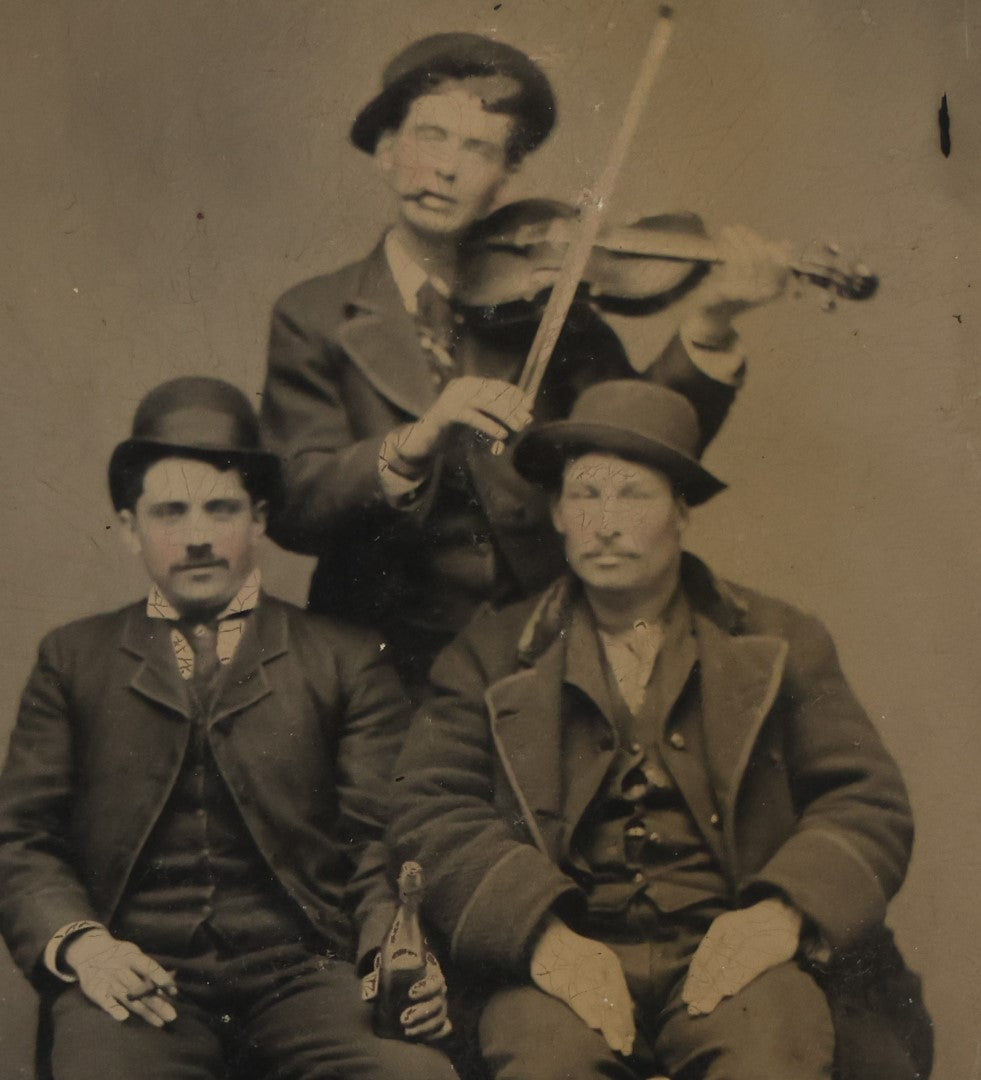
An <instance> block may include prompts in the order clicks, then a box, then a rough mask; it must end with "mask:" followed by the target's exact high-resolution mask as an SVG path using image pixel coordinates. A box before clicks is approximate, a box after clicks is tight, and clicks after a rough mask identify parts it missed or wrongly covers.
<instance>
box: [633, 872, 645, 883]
mask: <svg viewBox="0 0 981 1080" xmlns="http://www.w3.org/2000/svg"><path fill="white" fill-rule="evenodd" d="M643 880H644V875H643V874H642V873H641V872H640V871H639V870H638V871H637V873H636V874H634V881H635V882H636V883H637V884H638V885H640V884H641V883H642V882H643Z"/></svg>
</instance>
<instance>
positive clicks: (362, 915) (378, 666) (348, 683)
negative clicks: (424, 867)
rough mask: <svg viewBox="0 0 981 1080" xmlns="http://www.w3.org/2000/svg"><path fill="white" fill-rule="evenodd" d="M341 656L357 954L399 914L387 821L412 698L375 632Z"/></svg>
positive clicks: (341, 762) (344, 789)
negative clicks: (391, 873) (349, 653)
mask: <svg viewBox="0 0 981 1080" xmlns="http://www.w3.org/2000/svg"><path fill="white" fill-rule="evenodd" d="M365 637H366V639H367V641H366V643H363V644H362V647H361V648H359V649H358V650H357V651H356V652H355V653H354V654H353V655H352V656H350V657H347V658H346V659H343V660H342V661H341V676H342V685H343V687H344V694H345V710H346V714H345V720H344V728H343V732H342V734H341V737H340V740H339V743H338V749H337V776H338V809H339V815H338V822H337V835H338V836H339V837H341V838H343V839H344V840H345V841H346V842H348V843H349V844H350V845H351V849H352V853H353V856H354V859H355V870H354V873H353V874H352V876H351V878H350V879H349V881H348V883H347V887H346V890H345V902H346V906H347V907H348V909H349V910H350V912H351V914H352V917H353V919H354V922H355V926H356V929H357V933H358V951H357V958H358V962H359V964H361V965H362V966H363V964H364V961H365V959H366V958H370V956H371V954H372V953H373V951H374V950H375V949H376V948H377V947H378V946H379V945H380V944H381V942H382V939H383V938H384V936H385V934H386V933H387V931H388V928H389V926H391V923H392V918H393V917H394V915H395V905H396V901H395V894H394V892H393V890H392V888H391V887H390V884H389V875H388V870H389V866H388V849H387V847H386V846H385V842H384V829H385V822H386V819H387V816H388V811H389V808H390V805H391V778H392V768H393V765H394V763H395V758H396V756H397V754H398V751H399V748H400V746H401V743H402V739H403V736H404V735H405V730H406V726H407V722H408V718H409V713H410V706H409V700H408V697H407V696H406V693H405V691H404V690H403V688H402V684H401V682H400V680H399V678H398V675H396V673H395V671H394V669H393V668H392V667H391V666H390V665H389V664H388V662H387V660H386V658H385V650H386V648H387V646H385V645H384V644H383V643H382V642H380V641H377V640H375V639H374V638H373V637H372V636H371V635H366V636H365Z"/></svg>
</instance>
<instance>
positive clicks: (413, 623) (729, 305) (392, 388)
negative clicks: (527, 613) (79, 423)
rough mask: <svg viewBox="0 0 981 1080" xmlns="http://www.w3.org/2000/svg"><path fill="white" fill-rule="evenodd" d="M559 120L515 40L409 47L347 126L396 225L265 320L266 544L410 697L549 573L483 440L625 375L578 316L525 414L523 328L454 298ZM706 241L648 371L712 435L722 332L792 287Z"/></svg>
mask: <svg viewBox="0 0 981 1080" xmlns="http://www.w3.org/2000/svg"><path fill="white" fill-rule="evenodd" d="M555 108H556V107H555V99H554V95H553V92H552V88H551V86H550V84H549V81H548V79H547V77H546V76H545V74H544V73H543V72H542V71H541V69H540V68H539V67H538V66H537V65H536V64H535V63H533V62H532V61H531V60H530V59H529V58H528V57H527V56H526V55H525V54H524V53H523V52H521V51H520V50H518V49H515V48H513V47H512V46H510V45H506V44H504V43H502V42H499V41H495V40H492V39H490V38H485V37H481V36H479V35H476V34H464V33H451V34H436V35H433V36H431V37H427V38H424V39H422V40H420V41H417V42H414V43H413V44H411V45H409V46H408V47H407V48H406V49H404V50H403V51H402V52H401V53H399V54H398V55H397V56H396V57H395V58H394V59H393V60H392V61H391V63H390V64H389V65H388V66H387V67H386V69H385V72H384V75H383V80H382V89H381V91H380V93H379V94H378V95H377V96H376V97H375V98H374V99H373V100H372V101H371V102H369V104H368V105H366V106H365V108H364V109H363V110H362V111H361V113H360V114H359V115H358V117H357V119H356V120H355V122H354V125H353V127H352V129H351V140H352V142H353V143H354V145H355V146H356V147H357V148H358V149H359V150H361V151H363V152H364V153H365V154H369V155H371V156H372V158H373V160H374V164H375V165H376V167H377V170H378V172H379V173H380V176H381V178H382V180H383V182H384V183H385V185H386V186H387V187H388V188H389V189H390V191H391V193H392V196H393V199H394V204H395V223H394V225H393V226H392V227H391V228H390V229H389V230H388V231H387V232H386V233H385V235H384V237H383V239H382V240H381V242H380V243H379V244H378V245H377V246H376V247H375V249H374V251H373V252H371V254H369V255H368V256H367V257H366V258H364V259H360V260H358V261H357V262H353V263H351V264H350V265H348V266H345V267H343V268H342V269H340V270H337V271H335V272H334V273H330V274H326V275H322V276H320V277H315V278H313V279H311V280H309V281H305V282H303V283H301V284H299V285H297V286H296V287H294V288H292V289H290V290H289V291H288V292H287V293H286V294H285V295H284V296H282V297H281V298H280V299H279V301H278V302H277V304H276V307H275V310H274V312H273V317H272V328H271V333H270V342H269V366H268V373H267V379H266V387H265V392H264V395H263V404H262V419H263V423H264V427H265V433H266V438H267V441H268V444H269V446H270V447H271V448H272V449H274V450H275V451H276V452H277V453H279V454H280V456H281V457H282V458H283V459H284V462H285V466H286V497H285V501H284V504H283V507H282V512H281V513H280V514H277V515H275V516H274V517H273V519H272V520H271V522H270V532H271V535H272V536H273V538H274V539H275V540H277V542H279V543H281V544H283V546H285V547H287V548H289V549H290V550H294V551H300V552H303V553H306V554H310V555H315V556H317V557H318V559H319V564H318V568H317V570H316V572H315V574H314V578H313V581H312V584H311V591H310V607H311V608H312V609H313V610H317V611H325V612H329V613H332V614H335V615H341V616H343V617H344V618H347V619H354V620H356V621H359V622H365V623H367V624H369V625H375V626H378V627H379V628H380V629H381V630H382V632H383V633H384V634H385V635H386V637H387V638H388V639H389V640H390V641H391V644H392V647H393V654H394V657H395V662H396V663H397V664H398V665H399V666H400V668H401V670H402V673H403V676H404V677H405V678H406V680H407V682H408V683H409V684H410V686H411V687H413V688H415V687H417V686H419V685H421V684H422V683H423V682H424V680H425V676H426V674H427V672H428V668H429V664H430V662H431V660H432V657H433V656H434V655H435V653H436V652H437V651H438V649H439V648H441V647H442V646H443V645H445V644H447V643H448V642H449V640H450V639H451V638H452V636H453V634H454V633H455V632H456V631H457V630H459V629H460V628H461V627H462V626H463V625H464V624H465V623H466V621H467V620H468V619H469V618H470V616H471V615H472V614H473V612H474V610H475V609H476V608H477V607H478V606H479V604H480V603H482V602H483V601H485V600H494V601H497V602H502V601H505V600H509V599H514V598H516V597H519V596H523V595H527V594H528V593H529V592H530V591H534V590H535V589H537V588H540V587H541V586H543V585H544V584H546V583H547V582H548V581H550V580H552V579H553V578H554V576H555V574H556V573H558V572H559V571H560V570H561V566H562V553H561V549H560V548H559V547H558V546H557V545H556V544H555V542H554V537H553V536H552V535H551V531H550V530H549V528H548V514H547V508H546V507H545V506H544V503H543V501H542V500H541V498H540V497H539V496H538V495H537V493H536V491H535V489H534V487H532V486H531V485H529V484H527V483H525V481H524V480H523V479H522V478H521V477H519V476H518V475H517V474H516V473H515V472H514V470H513V468H511V465H510V461H509V459H508V458H507V457H506V456H503V457H496V456H494V455H493V454H492V453H491V447H492V445H493V440H506V439H507V438H508V436H509V435H510V434H512V433H513V432H515V431H519V430H521V429H522V428H524V427H525V426H526V425H527V424H528V423H530V421H531V419H532V412H533V413H534V418H535V419H536V420H539V421H543V420H549V419H555V418H558V417H561V416H565V415H567V414H568V411H569V409H570V408H571V406H572V403H573V401H574V400H575V398H576V397H577V396H578V394H579V393H580V392H581V391H582V390H583V389H584V388H585V387H587V386H590V385H592V384H593V383H596V382H599V381H601V380H604V379H610V378H627V377H629V376H633V375H635V374H636V372H635V371H634V368H633V367H632V366H631V363H630V362H629V360H628V359H627V355H626V353H625V351H624V348H623V345H622V344H621V342H620V340H619V339H618V338H617V336H616V334H615V333H614V332H613V330H612V329H611V328H610V327H609V326H608V325H607V324H606V323H605V322H603V321H602V320H601V319H600V318H599V317H598V316H597V315H596V314H595V313H594V312H593V311H592V309H591V308H590V307H589V306H588V305H587V304H578V305H576V307H575V310H574V312H573V314H572V316H571V317H570V319H569V321H568V323H567V325H566V329H565V331H564V332H563V334H562V335H561V337H560V339H559V342H558V345H557V348H556V353H555V355H554V357H553V359H552V362H551V364H550V366H549V369H548V372H547V374H546V377H545V381H544V384H543V386H542V389H541V392H540V393H539V395H538V397H537V399H536V401H535V402H534V403H533V405H532V404H530V403H529V402H527V401H526V400H525V399H524V397H523V394H522V392H521V391H519V389H518V388H517V387H516V386H515V385H514V383H516V382H517V380H518V376H519V373H520V371H521V368H522V364H523V362H524V360H525V357H526V355H527V352H528V349H529V346H530V345H531V341H532V337H533V335H534V332H535V329H536V325H535V321H534V320H532V321H526V322H524V323H520V324H518V325H517V326H511V325H509V328H508V329H507V330H502V329H501V327H500V326H499V325H496V323H495V320H493V319H491V320H489V321H488V320H485V319H483V318H482V317H481V316H480V315H478V314H475V313H473V312H469V311H468V310H467V309H465V308H463V307H462V306H460V305H459V304H457V303H455V302H454V297H455V295H456V294H457V293H458V291H459V290H458V284H459V282H460V279H461V277H462V276H463V275H465V271H466V259H465V248H466V241H467V240H468V238H469V237H471V236H472V235H473V230H474V227H475V226H477V225H478V223H480V222H482V221H483V222H486V217H485V216H486V215H487V214H488V211H490V210H491V209H492V207H493V205H494V203H495V201H496V200H497V198H498V196H499V194H500V193H501V191H502V190H503V188H504V186H505V184H506V182H507V180H508V178H509V177H510V176H511V175H512V174H513V173H514V172H515V171H516V170H517V168H518V167H519V165H520V163H521V161H522V159H523V158H524V156H525V155H526V154H528V153H531V152H532V151H534V150H535V149H536V148H537V147H538V146H539V145H540V144H541V143H542V142H543V141H544V140H545V139H546V138H547V136H548V135H549V133H550V131H551V129H552V127H553V124H554V122H555ZM720 242H721V243H722V245H723V247H724V248H725V256H724V258H725V263H724V265H723V266H720V267H718V268H716V269H714V270H713V271H712V272H711V273H710V274H709V275H708V279H707V280H706V281H705V283H704V284H702V285H701V286H700V288H701V292H700V293H699V300H698V302H697V303H698V306H696V307H695V308H693V310H692V311H691V313H690V314H689V315H688V317H687V318H686V320H685V322H684V324H683V325H682V328H681V335H680V337H675V338H674V340H673V341H672V342H671V343H670V344H669V345H668V347H667V349H666V350H665V351H664V353H663V354H662V355H661V356H659V357H658V358H657V359H656V360H655V361H654V363H653V364H652V365H651V366H650V368H649V370H648V371H647V373H646V377H647V378H649V379H651V380H653V381H656V382H661V383H666V384H670V385H672V386H674V387H675V388H677V389H679V390H681V391H682V392H684V393H686V394H688V395H689V396H690V397H691V399H692V400H693V401H694V402H695V403H696V405H697V408H698V409H699V413H700V416H701V420H702V428H703V434H704V438H705V439H706V440H708V439H709V438H711V436H712V435H713V434H714V432H715V431H716V429H717V428H718V427H719V425H720V424H721V422H722V419H723V417H724V416H725V414H726V411H727V409H728V408H729V405H730V404H731V402H732V399H733V396H734V394H735V392H736V387H737V386H738V384H739V381H740V377H741V371H742V356H741V354H740V350H739V349H738V348H737V344H736V333H735V331H734V329H733V327H732V322H731V320H732V317H733V316H734V315H736V314H738V313H739V312H741V311H744V310H746V309H747V308H749V307H752V306H754V305H757V304H760V303H764V302H765V301H767V300H769V299H771V298H773V297H774V296H775V295H777V294H778V293H779V292H780V291H781V289H782V287H783V281H784V278H785V273H786V272H785V270H783V269H782V267H781V265H780V258H779V253H778V252H776V251H775V249H773V248H772V247H771V246H770V245H768V244H765V243H763V242H762V241H761V240H760V239H759V238H757V237H755V236H753V235H752V234H751V233H749V232H748V230H745V229H736V230H731V231H729V232H727V233H726V234H725V235H723V236H722V237H720ZM693 303H694V301H693Z"/></svg>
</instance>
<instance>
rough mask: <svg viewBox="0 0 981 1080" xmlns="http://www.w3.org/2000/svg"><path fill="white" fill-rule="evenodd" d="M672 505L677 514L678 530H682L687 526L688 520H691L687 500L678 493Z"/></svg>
mask: <svg viewBox="0 0 981 1080" xmlns="http://www.w3.org/2000/svg"><path fill="white" fill-rule="evenodd" d="M674 505H675V511H676V512H677V514H678V532H684V531H685V529H687V528H688V522H689V521H690V520H691V507H690V506H689V505H688V500H687V499H686V498H685V497H684V495H679V496H678V497H677V498H676V499H675V501H674Z"/></svg>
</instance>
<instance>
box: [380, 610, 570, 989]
mask: <svg viewBox="0 0 981 1080" xmlns="http://www.w3.org/2000/svg"><path fill="white" fill-rule="evenodd" d="M479 618H480V616H478V619H479ZM431 679H432V681H433V685H434V687H435V696H434V698H433V700H432V702H431V703H430V704H427V705H424V706H423V707H422V708H421V709H420V710H419V711H418V712H417V713H416V715H415V717H414V718H413V721H412V725H411V727H410V729H409V735H408V737H407V739H406V742H405V746H404V747H403V750H402V754H401V755H400V757H399V761H398V764H397V765H396V776H397V778H398V780H399V782H398V783H397V784H396V785H395V787H396V794H395V802H394V810H393V815H392V819H391V824H390V833H389V838H390V842H391V845H392V847H393V850H394V851H395V852H396V854H397V855H398V857H399V858H400V859H415V860H416V861H417V862H419V863H420V864H421V866H422V868H423V872H424V874H425V877H426V883H427V884H426V901H425V911H426V916H427V919H428V920H429V921H430V922H431V923H432V924H433V925H434V927H435V928H436V929H437V930H438V932H439V933H440V934H441V935H442V936H443V937H444V939H445V940H447V941H449V943H450V956H451V959H452V960H453V961H454V962H455V963H457V964H461V965H463V966H469V967H472V968H477V969H479V970H481V971H497V972H502V973H506V974H511V975H515V974H516V975H519V976H527V974H528V966H527V965H528V960H529V955H530V950H531V947H532V945H533V943H534V938H535V934H536V932H537V930H538V927H539V926H540V924H541V922H542V919H543V918H544V916H545V915H546V914H547V913H548V912H549V911H550V910H552V909H554V908H555V907H556V905H559V904H563V903H567V902H569V901H575V899H576V898H578V897H579V895H580V894H579V890H578V887H577V886H576V884H575V883H574V882H573V881H572V880H571V879H570V878H569V877H567V876H566V875H565V874H563V873H562V871H561V870H560V869H559V868H558V866H557V865H556V864H555V863H554V862H553V861H552V859H551V858H550V857H549V856H547V855H546V854H544V853H543V852H542V851H541V850H539V849H538V848H537V847H535V846H534V845H533V844H532V842H531V839H530V837H529V836H528V835H527V834H526V833H525V832H524V830H523V826H522V823H521V822H520V820H513V821H508V820H505V818H504V817H503V816H502V811H501V810H500V808H499V805H498V804H496V800H495V795H496V791H495V776H496V769H495V752H494V747H493V740H492V736H491V733H490V726H489V722H488V713H487V708H486V706H485V704H484V691H485V689H486V687H487V679H486V678H485V676H484V674H483V671H482V668H481V664H480V662H479V659H478V657H477V654H476V652H475V651H474V650H472V649H471V647H470V644H469V642H468V640H467V635H466V632H465V633H464V634H463V635H461V637H459V638H458V639H457V641H456V642H454V643H453V644H452V645H450V646H449V647H448V648H447V649H446V650H445V651H444V652H443V653H442V654H441V655H440V657H439V658H438V659H437V661H436V664H435V665H434V667H433V671H432V675H431Z"/></svg>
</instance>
